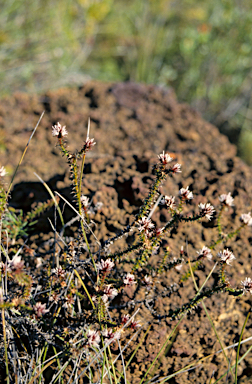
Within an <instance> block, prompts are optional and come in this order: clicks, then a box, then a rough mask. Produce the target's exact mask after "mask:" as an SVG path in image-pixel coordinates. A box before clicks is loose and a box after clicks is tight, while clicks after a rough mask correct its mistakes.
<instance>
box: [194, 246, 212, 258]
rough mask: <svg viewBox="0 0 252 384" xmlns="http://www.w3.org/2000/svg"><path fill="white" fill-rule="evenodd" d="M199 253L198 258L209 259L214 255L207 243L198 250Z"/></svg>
mask: <svg viewBox="0 0 252 384" xmlns="http://www.w3.org/2000/svg"><path fill="white" fill-rule="evenodd" d="M197 253H198V259H208V260H211V259H212V257H213V255H212V253H211V249H210V248H207V247H206V246H205V245H204V247H203V248H202V249H201V250H200V251H199V252H197Z"/></svg>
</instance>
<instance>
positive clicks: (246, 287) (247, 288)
mask: <svg viewBox="0 0 252 384" xmlns="http://www.w3.org/2000/svg"><path fill="white" fill-rule="evenodd" d="M241 285H242V290H243V294H244V293H247V292H249V293H251V294H252V280H251V278H250V277H246V278H245V280H244V281H241Z"/></svg>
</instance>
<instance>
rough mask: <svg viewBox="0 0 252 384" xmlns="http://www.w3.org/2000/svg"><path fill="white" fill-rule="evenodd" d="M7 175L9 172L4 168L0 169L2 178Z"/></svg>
mask: <svg viewBox="0 0 252 384" xmlns="http://www.w3.org/2000/svg"><path fill="white" fill-rule="evenodd" d="M5 175H7V172H6V170H5V168H4V167H1V168H0V177H4V176H5Z"/></svg>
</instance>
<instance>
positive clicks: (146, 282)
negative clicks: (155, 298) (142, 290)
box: [142, 275, 152, 291]
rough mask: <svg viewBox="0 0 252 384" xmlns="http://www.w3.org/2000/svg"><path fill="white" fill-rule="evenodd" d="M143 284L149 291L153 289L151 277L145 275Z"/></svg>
mask: <svg viewBox="0 0 252 384" xmlns="http://www.w3.org/2000/svg"><path fill="white" fill-rule="evenodd" d="M142 282H143V284H144V285H145V286H146V287H147V290H148V291H149V290H150V289H151V285H152V278H151V276H148V275H145V276H144V278H143V280H142Z"/></svg>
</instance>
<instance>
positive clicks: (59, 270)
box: [52, 266, 66, 279]
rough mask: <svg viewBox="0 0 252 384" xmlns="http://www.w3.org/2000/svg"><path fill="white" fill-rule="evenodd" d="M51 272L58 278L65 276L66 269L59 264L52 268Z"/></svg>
mask: <svg viewBox="0 0 252 384" xmlns="http://www.w3.org/2000/svg"><path fill="white" fill-rule="evenodd" d="M52 273H53V274H54V275H56V277H57V278H58V279H59V278H61V279H63V278H64V277H65V276H66V271H65V270H64V269H63V268H62V267H61V266H59V268H53V269H52Z"/></svg>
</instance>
